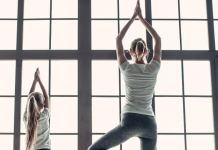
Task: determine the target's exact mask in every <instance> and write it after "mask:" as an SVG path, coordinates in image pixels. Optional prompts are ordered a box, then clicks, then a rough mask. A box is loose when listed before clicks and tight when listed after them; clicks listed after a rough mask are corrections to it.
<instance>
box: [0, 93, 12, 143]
mask: <svg viewBox="0 0 218 150" xmlns="http://www.w3.org/2000/svg"><path fill="white" fill-rule="evenodd" d="M0 118H1V120H2V121H1V123H0V133H12V132H14V98H12V97H0ZM3 141H4V140H3ZM1 143H2V142H1Z"/></svg>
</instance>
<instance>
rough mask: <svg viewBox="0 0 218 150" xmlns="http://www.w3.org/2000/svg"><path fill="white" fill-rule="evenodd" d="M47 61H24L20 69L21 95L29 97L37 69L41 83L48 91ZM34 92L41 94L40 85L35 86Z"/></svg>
mask: <svg viewBox="0 0 218 150" xmlns="http://www.w3.org/2000/svg"><path fill="white" fill-rule="evenodd" d="M48 63H49V62H48V60H24V61H23V67H22V90H21V93H22V95H29V91H30V88H31V86H32V83H33V80H34V73H35V71H36V69H37V68H39V71H40V78H41V81H42V83H43V85H44V87H45V88H46V90H47V92H48V91H49V89H48V82H49V81H48V76H49V64H48ZM35 91H36V92H40V93H42V90H41V88H40V85H39V84H38V83H37V84H36V89H35Z"/></svg>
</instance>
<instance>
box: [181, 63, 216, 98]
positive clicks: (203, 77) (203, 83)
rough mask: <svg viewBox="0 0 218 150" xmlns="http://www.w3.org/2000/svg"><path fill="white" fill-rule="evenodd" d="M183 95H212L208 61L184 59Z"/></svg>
mask: <svg viewBox="0 0 218 150" xmlns="http://www.w3.org/2000/svg"><path fill="white" fill-rule="evenodd" d="M184 82H185V83H184V84H185V95H212V93H211V75H210V62H209V61H184Z"/></svg>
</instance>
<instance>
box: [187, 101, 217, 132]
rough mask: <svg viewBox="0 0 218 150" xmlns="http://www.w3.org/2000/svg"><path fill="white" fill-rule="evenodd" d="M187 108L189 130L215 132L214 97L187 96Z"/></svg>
mask: <svg viewBox="0 0 218 150" xmlns="http://www.w3.org/2000/svg"><path fill="white" fill-rule="evenodd" d="M185 110H186V131H187V132H189V133H199V132H200V133H203V132H206V133H211V132H212V133H213V132H214V126H213V105H212V98H203V97H186V98H185ZM202 110H203V111H202Z"/></svg>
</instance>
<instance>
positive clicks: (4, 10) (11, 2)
mask: <svg viewBox="0 0 218 150" xmlns="http://www.w3.org/2000/svg"><path fill="white" fill-rule="evenodd" d="M0 18H17V0H1V1H0Z"/></svg>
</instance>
